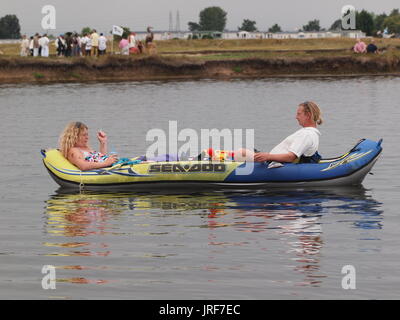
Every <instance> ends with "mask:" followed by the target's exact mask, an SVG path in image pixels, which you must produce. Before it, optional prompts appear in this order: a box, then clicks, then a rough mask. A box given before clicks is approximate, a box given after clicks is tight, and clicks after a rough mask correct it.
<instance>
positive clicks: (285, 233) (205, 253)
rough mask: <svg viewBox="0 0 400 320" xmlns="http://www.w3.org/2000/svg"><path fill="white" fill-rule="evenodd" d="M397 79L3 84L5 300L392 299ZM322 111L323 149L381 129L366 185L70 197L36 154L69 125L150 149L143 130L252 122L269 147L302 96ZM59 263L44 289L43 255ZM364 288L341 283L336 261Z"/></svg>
mask: <svg viewBox="0 0 400 320" xmlns="http://www.w3.org/2000/svg"><path fill="white" fill-rule="evenodd" d="M399 88H400V79H399V78H391V77H377V78H369V77H365V78H352V79H337V78H335V79H333V78H318V79H313V80H304V79H302V80H301V79H274V80H249V81H242V80H241V81H236V80H234V81H194V82H144V83H135V82H127V83H118V84H116V83H112V84H107V83H105V84H104V83H102V84H67V85H65V84H62V85H61V84H56V85H43V86H31V85H20V86H14V85H8V86H1V87H0V108H1V112H2V120H3V121H2V125H1V127H0V135H1V137H2V149H3V157H4V161H3V165H2V166H1V168H0V176H1V181H2V183H1V185H0V197H1V202H0V203H1V205H0V206H1V217H0V222H1V223H0V239H1V241H0V298H3V299H23V298H40V299H48V298H51V299H99V298H116V299H118V298H121V299H221V298H226V299H271V298H287V299H312V298H315V299H332V298H333V299H335V298H339V299H343V298H344V299H346V298H351V299H366V298H367V299H377V298H378V299H380V298H397V297H398V291H399V290H398V288H399V284H400V272H399V271H398V263H397V262H398V261H399V258H400V253H399V249H398V248H399V236H398V230H399V227H400V225H399V219H398V205H399V200H398V194H399V189H400V183H399V171H398V170H397V162H398V159H399V151H398V148H397V144H398V141H399V130H398V119H399V118H400V117H399V113H400V111H399V109H398V106H397V104H398V101H400V90H399ZM305 100H314V101H316V102H317V103H318V104H319V105H320V106H321V108H322V109H323V116H324V118H325V120H326V121H325V123H324V124H323V126H321V129H320V130H321V132H322V136H321V147H320V153H321V154H322V155H323V156H325V157H332V156H336V155H339V154H342V153H344V152H346V151H348V150H349V149H350V148H351V147H352V146H353V145H354V144H355V143H356V142H357V141H358V140H359V139H360V138H369V139H373V140H378V139H379V138H383V139H384V142H383V148H384V152H383V154H382V156H381V158H380V160H379V161H378V162H377V164H376V165H375V167H374V169H373V170H372V171H373V173H374V175H368V176H367V177H366V180H365V181H364V184H363V186H362V187H356V188H340V189H337V188H335V189H323V190H322V189H317V190H301V189H300V190H265V191H246V192H245V191H241V192H231V191H226V190H221V191H218V192H210V191H207V190H203V191H202V192H197V193H193V192H192V193H188V192H186V193H185V192H182V191H180V192H174V191H173V190H168V192H167V191H164V192H157V193H145V192H141V193H140V192H135V193H93V192H84V193H82V194H80V193H79V192H75V193H66V192H65V191H63V190H60V189H59V188H58V186H57V185H56V184H55V183H54V182H53V181H52V180H51V178H50V177H49V175H48V173H47V172H46V170H45V169H44V167H43V165H42V163H41V155H40V149H41V148H49V147H55V146H56V145H57V139H58V135H59V134H60V132H61V130H62V129H63V127H64V126H65V125H66V123H67V122H69V121H76V120H79V121H83V122H85V123H87V124H88V125H89V127H90V128H91V129H92V130H91V132H90V134H91V139H92V140H91V142H92V145H93V146H94V147H97V142H96V141H95V136H94V134H95V130H97V129H103V130H105V131H106V132H107V133H108V135H109V140H110V145H111V149H114V150H115V151H118V153H119V154H120V155H138V154H143V153H144V152H145V150H146V148H147V147H148V146H149V142H147V141H146V139H145V138H146V133H147V132H148V130H149V129H152V128H162V129H164V130H167V128H168V121H169V120H176V121H178V129H183V128H193V129H195V130H200V129H202V128H209V129H212V128H218V129H223V128H232V129H233V128H243V129H245V128H252V129H255V134H256V147H257V148H258V149H262V150H266V151H267V150H269V149H271V148H272V147H273V146H274V145H275V144H277V143H278V142H279V141H281V140H282V139H283V138H284V137H286V136H287V135H288V134H290V133H292V132H294V131H295V130H296V129H297V128H298V124H297V121H296V120H295V111H296V106H297V104H298V103H299V102H302V101H305ZM44 265H54V266H55V267H56V277H57V283H56V284H57V288H56V290H43V289H42V286H41V281H42V277H43V276H44V275H43V274H42V273H41V270H42V267H43V266H44ZM345 265H353V266H354V267H355V268H356V272H357V277H356V285H357V287H356V289H355V290H344V289H343V288H342V285H341V283H342V279H343V277H344V274H342V273H341V270H342V267H343V266H345Z"/></svg>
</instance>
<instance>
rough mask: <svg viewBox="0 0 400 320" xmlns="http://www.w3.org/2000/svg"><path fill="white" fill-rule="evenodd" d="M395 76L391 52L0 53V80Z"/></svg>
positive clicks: (396, 61) (398, 60)
mask: <svg viewBox="0 0 400 320" xmlns="http://www.w3.org/2000/svg"><path fill="white" fill-rule="evenodd" d="M360 76H400V57H398V56H396V55H390V56H388V55H379V56H376V55H367V54H362V55H343V56H313V57H307V56H306V57H284V56H283V57H271V58H269V57H267V58H242V59H211V60H201V59H194V58H192V57H187V56H184V55H183V56H175V57H174V56H168V57H167V56H162V55H160V56H142V57H131V56H128V57H126V56H119V55H114V56H105V57H101V58H97V59H94V58H83V57H78V58H67V59H66V58H52V57H51V58H30V57H29V58H22V57H15V58H14V57H12V58H9V57H4V58H3V57H0V84H22V83H26V84H49V83H85V82H126V81H163V80H165V81H167V80H186V81H188V80H201V79H215V80H229V79H257V78H260V79H261V78H282V77H297V78H310V77H360Z"/></svg>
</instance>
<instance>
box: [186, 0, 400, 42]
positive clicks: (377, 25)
mask: <svg viewBox="0 0 400 320" xmlns="http://www.w3.org/2000/svg"><path fill="white" fill-rule="evenodd" d="M226 16H227V13H226V12H225V11H224V10H223V9H222V8H220V7H208V8H205V9H203V10H202V11H200V14H199V22H189V23H188V26H189V30H190V31H220V32H222V31H224V30H225V26H226V22H227V17H226ZM256 24H257V22H256V21H254V20H250V19H244V20H243V22H242V25H241V26H240V27H238V31H248V32H255V31H258V30H257V26H256ZM356 29H357V30H361V31H363V32H365V33H366V35H367V36H376V35H379V34H380V33H381V32H383V31H384V30H387V31H388V33H394V34H399V33H400V13H399V9H393V10H392V12H391V13H390V14H389V15H387V14H386V13H382V14H375V13H373V12H368V11H366V10H361V11H356ZM328 30H330V31H336V30H342V19H337V20H335V21H334V22H333V24H332V25H331V27H330V28H329V29H328ZM281 31H282V28H281V27H280V26H279V25H278V24H277V23H275V24H274V25H273V26H271V27H270V28H269V29H268V32H281ZM299 31H326V29H325V28H321V26H320V21H319V20H318V19H314V20H311V21H309V22H308V23H307V24H305V25H303V26H302V27H301V28H299Z"/></svg>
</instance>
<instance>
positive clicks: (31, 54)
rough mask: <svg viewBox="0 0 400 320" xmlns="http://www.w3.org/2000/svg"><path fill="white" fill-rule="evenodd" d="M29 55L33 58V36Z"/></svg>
mask: <svg viewBox="0 0 400 320" xmlns="http://www.w3.org/2000/svg"><path fill="white" fill-rule="evenodd" d="M29 55H30V56H31V57H33V36H32V37H30V39H29Z"/></svg>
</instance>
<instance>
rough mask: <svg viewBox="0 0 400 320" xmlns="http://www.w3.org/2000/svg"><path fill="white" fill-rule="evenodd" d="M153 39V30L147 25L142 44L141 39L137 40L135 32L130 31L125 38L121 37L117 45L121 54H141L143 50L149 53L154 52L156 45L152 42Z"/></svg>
mask: <svg viewBox="0 0 400 320" xmlns="http://www.w3.org/2000/svg"><path fill="white" fill-rule="evenodd" d="M153 40H154V34H153V31H152V30H151V27H148V28H147V35H146V39H145V43H144V44H143V42H142V41H141V40H138V39H137V38H136V33H135V32H131V33H130V34H129V35H128V36H127V37H126V39H125V38H122V39H121V41H120V42H119V45H118V47H119V48H120V49H121V54H123V55H129V54H141V53H144V52H145V50H146V52H147V53H149V54H155V53H156V47H155V44H154V43H153Z"/></svg>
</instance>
